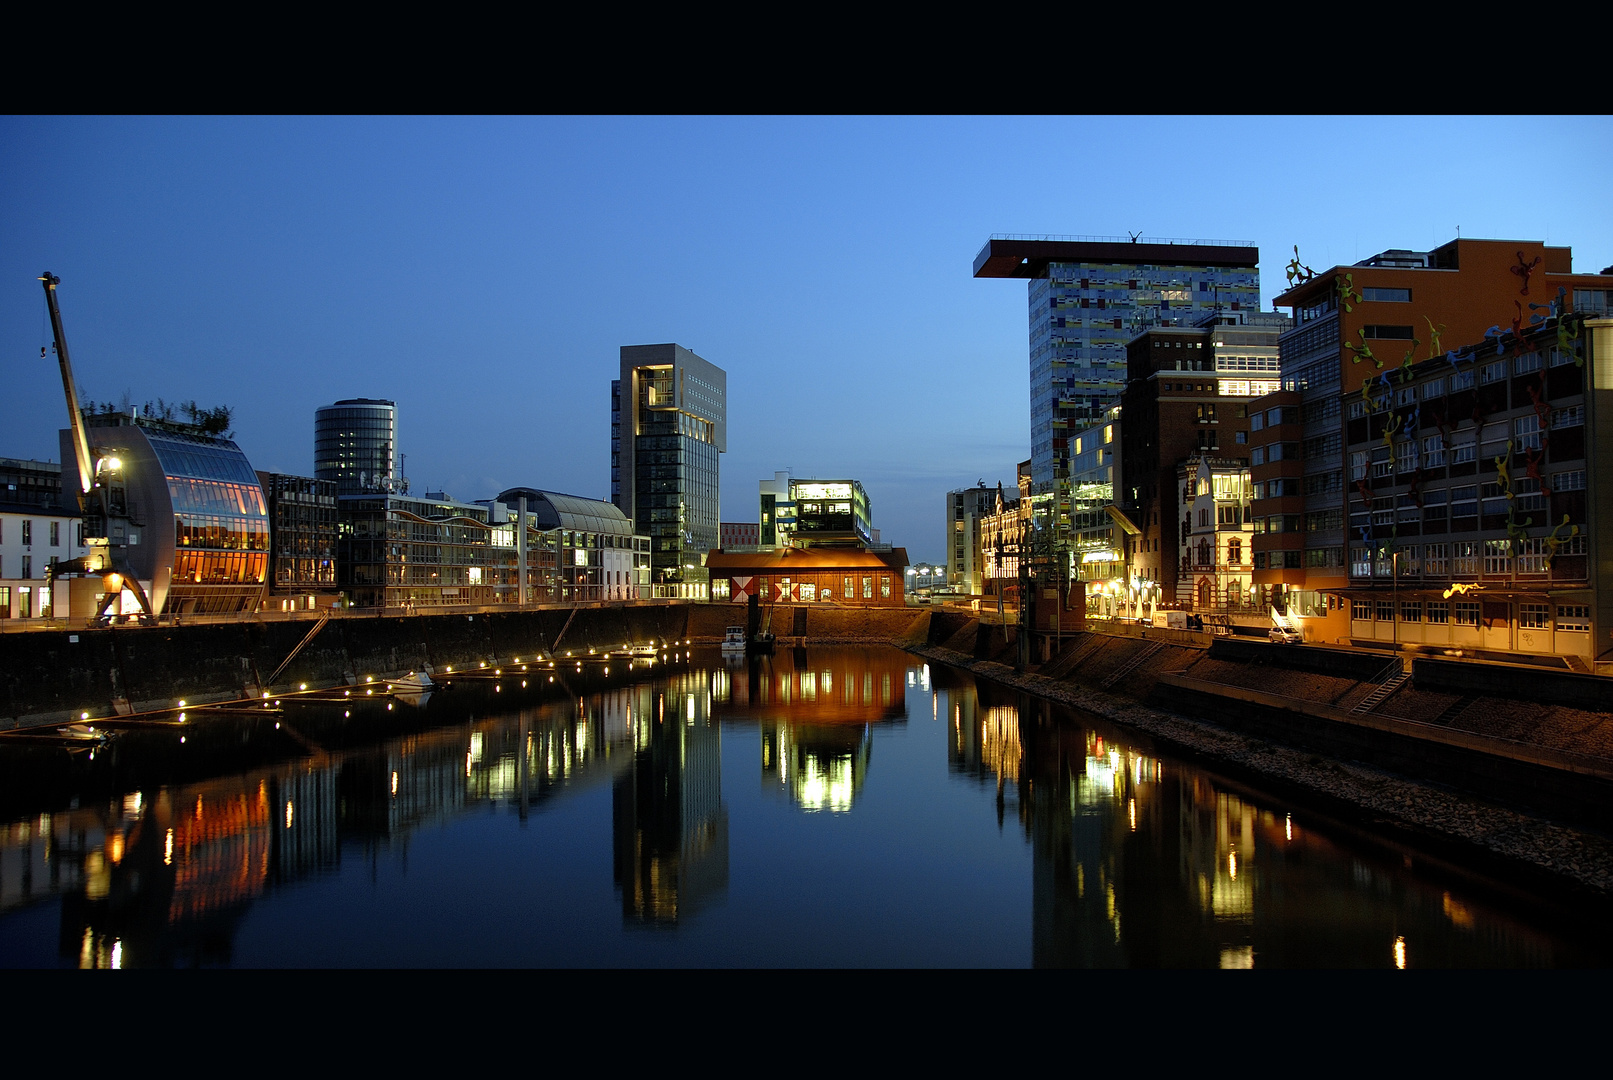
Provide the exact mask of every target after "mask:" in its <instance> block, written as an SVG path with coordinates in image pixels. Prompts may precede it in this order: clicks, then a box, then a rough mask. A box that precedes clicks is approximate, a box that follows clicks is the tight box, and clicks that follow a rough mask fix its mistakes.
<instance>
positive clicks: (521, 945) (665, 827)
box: [0, 648, 1602, 968]
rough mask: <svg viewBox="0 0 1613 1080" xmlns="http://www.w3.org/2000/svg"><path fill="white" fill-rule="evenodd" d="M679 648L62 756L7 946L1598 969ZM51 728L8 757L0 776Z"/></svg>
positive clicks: (1177, 803) (15, 857) (939, 675)
mask: <svg viewBox="0 0 1613 1080" xmlns="http://www.w3.org/2000/svg"><path fill="white" fill-rule="evenodd" d="M696 657H697V658H696V660H695V661H694V662H693V663H690V664H687V665H677V664H674V665H670V666H666V667H657V668H656V669H654V671H653V673H646V672H644V671H643V670H642V669H641V670H640V671H638V672H637V673H634V674H628V673H626V672H624V671H623V670H622V669H621V665H617V666H616V673H615V674H614V675H612V676H610V677H608V678H607V677H604V676H602V675H595V674H592V673H586V674H585V675H584V676H583V677H581V678H580V679H579V678H578V677H576V676H575V673H569V672H568V673H566V674H565V675H564V677H563V678H562V679H561V681H560V682H559V683H557V684H556V685H555V686H553V687H550V686H549V685H548V684H546V683H544V684H538V685H535V686H534V687H533V688H532V689H531V690H529V691H528V690H521V689H519V688H517V687H515V686H514V685H513V684H512V685H510V686H500V687H499V688H498V689H497V690H495V689H494V688H493V686H492V685H484V686H474V685H471V686H468V685H466V684H459V685H458V686H456V687H455V688H453V689H452V690H451V691H449V692H446V693H439V694H436V695H433V697H432V700H430V701H429V702H428V703H425V704H423V705H422V706H420V707H418V708H415V709H413V710H411V709H408V708H405V709H404V710H403V711H402V712H400V713H388V712H385V711H384V710H383V709H382V706H381V705H380V704H379V703H377V704H374V705H371V706H369V707H368V708H369V710H370V711H369V712H364V711H363V710H362V709H355V710H352V711H354V713H355V715H354V717H353V718H352V719H347V718H345V717H344V716H343V715H342V714H343V713H345V712H347V711H349V710H347V709H344V708H343V707H341V706H330V707H304V708H301V709H294V710H290V711H288V712H287V713H286V715H285V718H284V721H283V723H284V725H285V727H286V728H287V729H288V730H287V731H286V732H279V731H278V727H279V725H278V724H277V725H276V728H275V729H270V728H269V727H268V726H267V722H261V723H260V722H255V721H253V722H248V721H240V722H237V721H235V720H226V719H217V720H211V721H205V722H203V723H201V724H198V725H197V726H196V727H194V728H192V729H190V736H191V739H190V743H189V744H188V746H187V747H186V749H185V751H184V752H185V753H187V754H190V753H192V751H193V750H194V755H195V759H194V760H193V759H187V762H188V763H187V765H186V768H188V769H190V770H191V773H190V775H191V776H194V775H196V771H195V770H196V769H198V768H200V769H201V770H202V774H203V775H206V771H207V770H206V767H205V760H202V756H203V755H209V754H211V755H214V758H216V760H218V761H219V762H221V763H233V764H236V766H237V767H236V768H235V769H234V770H233V771H231V770H227V769H215V770H214V772H215V773H216V775H210V776H208V777H207V778H206V779H187V778H185V776H184V775H183V774H180V773H178V772H176V769H177V766H176V765H175V764H174V763H175V761H176V760H177V759H176V756H175V755H176V752H177V746H176V745H169V744H170V743H174V742H175V740H174V739H173V737H172V736H170V735H164V734H159V733H138V734H131V735H128V736H125V737H124V738H123V739H121V740H120V741H119V742H118V743H116V744H114V746H113V748H112V751H111V752H103V753H102V754H101V755H99V759H98V760H97V761H96V762H89V761H87V760H78V759H75V760H74V761H73V762H71V764H70V765H68V766H63V765H62V764H61V762H60V761H58V760H56V759H54V758H53V759H50V761H48V762H46V764H47V765H48V766H49V769H50V770H54V771H53V772H52V773H51V775H52V776H53V777H55V779H53V780H51V781H50V782H46V783H43V784H42V785H41V784H35V786H34V789H32V790H35V791H36V792H37V795H36V799H37V806H38V808H35V809H26V810H24V812H20V813H19V812H12V813H10V814H9V817H10V821H9V823H7V824H4V825H0V964H5V965H7V966H27V965H47V966H48V965H60V966H80V967H109V966H134V967H138V966H161V965H193V964H238V965H266V966H273V965H288V964H289V965H330V966H337V965H349V964H365V965H439V964H465V965H526V966H539V965H546V964H549V965H588V964H600V965H604V964H610V965H635V964H644V965H689V966H696V965H709V964H716V965H724V964H732V965H781V966H785V965H823V964H828V965H848V966H849V965H1024V964H1026V963H1031V964H1035V965H1038V966H1073V967H1121V966H1134V967H1208V968H1248V967H1283V966H1289V967H1293V966H1329V967H1335V966H1336V967H1354V966H1365V967H1419V966H1485V965H1510V966H1549V965H1558V964H1583V963H1596V962H1602V961H1601V957H1600V954H1598V953H1595V952H1594V946H1592V945H1590V944H1587V943H1586V942H1584V941H1577V940H1574V939H1572V938H1569V937H1564V936H1562V935H1561V934H1560V933H1558V932H1554V931H1551V930H1547V929H1544V928H1542V927H1539V926H1535V925H1532V924H1531V922H1530V921H1529V919H1528V918H1526V917H1523V916H1518V915H1513V914H1508V913H1507V912H1504V911H1501V910H1499V909H1497V908H1496V907H1495V906H1493V905H1491V904H1489V903H1487V902H1485V901H1484V900H1482V899H1480V898H1477V897H1475V896H1472V895H1469V894H1468V891H1467V890H1464V889H1462V888H1455V887H1452V886H1451V885H1450V884H1449V883H1445V882H1439V881H1436V880H1433V879H1431V878H1429V877H1427V876H1425V875H1424V874H1423V872H1422V870H1421V869H1420V868H1419V867H1416V866H1407V865H1405V864H1404V862H1402V861H1398V860H1395V859H1393V858H1390V859H1386V858H1384V857H1382V856H1380V855H1378V854H1375V853H1374V852H1373V851H1371V850H1367V849H1357V848H1355V847H1352V846H1350V845H1349V844H1346V843H1342V842H1340V841H1337V840H1335V839H1331V838H1329V837H1328V836H1327V835H1325V830H1324V831H1318V830H1317V829H1315V828H1313V827H1311V826H1310V825H1308V824H1307V822H1306V816H1305V814H1304V813H1303V812H1300V811H1294V810H1292V809H1291V808H1289V807H1287V806H1285V805H1284V804H1282V803H1281V802H1280V801H1279V800H1276V799H1264V798H1262V797H1260V796H1255V795H1248V794H1246V793H1240V792H1241V789H1240V792H1234V791H1229V790H1226V788H1225V787H1224V786H1223V785H1220V784H1218V783H1217V782H1216V781H1215V780H1214V779H1213V778H1211V777H1210V776H1209V775H1207V774H1205V773H1203V772H1201V771H1199V770H1197V769H1195V768H1193V767H1191V766H1188V765H1185V764H1182V763H1180V762H1176V761H1173V760H1172V759H1170V758H1169V757H1167V756H1162V755H1158V754H1155V753H1153V752H1150V751H1149V750H1147V749H1146V748H1139V747H1138V746H1136V745H1134V744H1133V743H1132V741H1131V739H1130V737H1129V736H1127V735H1126V734H1125V733H1123V732H1122V731H1120V730H1119V729H1113V728H1109V727H1107V726H1104V725H1101V724H1098V723H1096V722H1082V721H1081V720H1080V719H1078V718H1075V717H1071V716H1069V715H1067V714H1065V713H1063V712H1061V711H1059V710H1056V709H1054V708H1052V707H1050V706H1048V705H1047V704H1046V703H1044V702H1039V701H1035V700H1033V699H1026V698H1024V697H1021V696H1018V695H1015V694H1012V693H1010V692H1007V691H1004V690H1002V689H1001V688H996V687H991V686H977V685H976V684H975V683H974V681H973V680H972V679H971V678H970V677H969V676H967V675H965V674H962V673H959V672H955V671H951V670H948V669H935V670H933V671H932V670H931V669H930V668H929V667H928V665H925V664H924V663H923V662H922V661H918V660H916V659H915V658H913V657H910V656H908V655H906V654H904V653H901V652H898V651H896V650H894V649H885V648H824V649H812V650H796V651H794V652H785V653H781V654H780V655H778V656H777V657H772V658H758V659H755V660H749V661H747V660H745V659H744V658H730V659H726V660H724V659H719V658H718V657H717V656H716V655H715V653H714V652H713V653H712V654H711V655H709V656H707V655H705V654H701V653H697V654H696ZM495 693H496V694H497V695H499V696H498V697H497V698H495V697H494V695H495ZM523 694H524V695H526V696H520V695H523ZM512 705H514V706H518V707H517V708H516V709H515V711H509V707H510V706H512ZM483 710H497V711H496V712H495V713H493V715H484V714H483ZM376 717H380V718H381V719H377V718H376ZM361 724H368V725H369V726H368V727H355V725H361ZM399 724H408V725H412V726H409V727H408V728H407V731H406V733H404V734H398V731H399V727H398V725H399ZM387 725H392V726H390V727H389V726H387ZM287 739H293V740H295V744H296V749H295V751H294V752H288V751H287V750H286V749H285V747H287V746H288V745H291V744H290V743H288V742H287V741H286V740H287ZM164 740H166V742H165V741H164ZM875 744H878V745H877V747H876V745H875ZM243 747H245V749H244V750H243ZM876 750H877V752H876ZM41 753H49V754H60V753H61V752H60V751H39V750H30V751H28V752H26V754H17V753H15V752H12V751H6V752H5V753H3V754H0V788H3V786H4V782H5V780H6V778H7V777H8V776H19V775H21V770H25V769H35V770H36V771H37V770H38V769H39V767H40V763H41V762H42V761H45V759H43V758H41V757H40V756H39V755H40V754H41ZM243 754H245V755H246V756H247V757H248V758H252V757H253V755H254V754H255V755H256V758H255V760H256V761H258V762H259V764H252V763H251V761H247V762H246V764H245V767H240V765H239V763H240V762H241V761H242V755H243ZM214 758H208V759H206V760H213V759H214ZM165 770H166V771H165ZM128 776H140V777H152V776H157V777H166V778H167V779H166V780H165V781H161V782H155V783H144V784H142V786H140V788H139V790H124V788H122V787H120V786H119V784H120V783H122V782H123V781H124V780H125V778H126V777H128ZM747 777H755V779H754V780H748V779H747ZM725 779H726V780H727V784H726V785H725V784H724V780H725ZM52 784H54V786H52ZM13 790H18V788H15V787H14V788H13ZM109 793H110V794H109ZM75 794H76V795H78V796H79V798H78V799H77V800H76V802H75V800H73V799H72V796H73V795H75ZM46 807H48V809H45V808H46ZM13 809H14V810H15V808H13ZM644 931H651V933H648V934H646V933H644Z"/></svg>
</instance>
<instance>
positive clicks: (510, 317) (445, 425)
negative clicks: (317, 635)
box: [0, 117, 1613, 561]
mask: <svg viewBox="0 0 1613 1080" xmlns="http://www.w3.org/2000/svg"><path fill="white" fill-rule="evenodd" d="M1609 176H1613V121H1610V120H1609V118H1606V117H1577V118H1574V117H1571V118H1532V117H1503V118H1484V117H1459V118H1440V117H1436V118H1387V119H1385V118H1348V117H1338V118H1335V117H1323V118H1305V117H1300V118H1292V117H1276V118H1260V117H1233V118H1208V117H1174V118H1172V117H1165V118H1149V117H1118V118H1104V117H1097V118H1086V117H1069V118H1061V117H1030V118H1020V117H1006V118H994V117H965V118H947V117H920V118H901V117H895V118H881V117H852V118H838V117H826V118H815V117H788V118H766V117H739V118H724V117H715V118H707V117H695V118H676V117H674V118H664V117H650V118H633V117H623V118H610V117H606V118H597V117H571V118H542V117H538V118H407V117H396V118H394V117H384V118H351V119H349V118H313V119H304V118H272V117H271V118H245V119H234V118H227V117H224V118H214V117H206V118H183V117H181V118H160V117H159V118H121V117H119V118H95V117H90V118H71V117H68V118H59V117H52V118H26V117H23V118H18V117H11V118H5V119H0V185H3V193H4V194H3V198H4V206H5V208H6V213H5V214H4V216H3V218H0V268H3V271H4V272H3V273H0V341H3V348H4V354H3V355H4V356H5V358H6V359H5V364H4V373H5V380H4V382H5V388H6V390H5V394H4V400H5V401H6V402H7V405H8V406H9V407H8V409H7V412H6V423H5V425H4V428H3V437H0V455H5V456H10V457H22V458H29V457H33V458H54V457H56V455H57V441H56V432H57V430H58V429H59V428H60V427H61V426H62V425H63V424H64V423H65V420H66V408H65V405H64V404H63V401H62V394H61V384H60V379H59V377H58V375H57V372H56V369H55V365H54V364H53V363H52V362H51V361H49V360H45V361H41V360H40V359H39V347H40V345H41V344H44V343H47V342H48V341H49V327H48V324H47V323H46V322H45V319H44V302H43V296H42V292H41V290H40V287H39V283H38V282H37V281H36V280H35V279H36V278H37V277H38V275H39V273H40V272H41V271H43V270H46V269H49V270H51V271H53V272H54V273H56V274H57V275H59V276H60V277H61V279H62V285H61V291H60V297H61V305H62V311H63V318H64V321H65V323H66V327H67V333H68V341H69V344H70V346H71V349H72V355H73V360H74V365H75V374H76V376H77V379H78V382H79V384H80V385H81V386H82V387H83V388H84V390H85V392H86V393H87V394H88V395H89V396H90V397H91V398H94V399H96V400H107V399H111V400H114V401H115V400H117V399H119V398H120V397H121V396H122V395H123V393H124V392H125V391H127V392H128V394H129V396H130V397H131V399H132V400H134V401H135V402H143V401H145V400H147V399H155V398H158V397H162V398H166V399H168V400H170V401H172V400H176V399H178V400H185V399H192V398H194V399H195V400H196V401H198V402H199V403H200V404H202V405H215V404H229V405H231V406H233V407H234V408H235V415H236V423H235V431H236V440H237V441H238V442H239V443H240V444H241V446H242V448H243V449H244V450H245V451H246V454H247V456H248V457H249V458H250V459H251V461H252V463H253V464H254V465H255V466H256V467H257V468H259V469H265V470H274V471H282V472H294V473H305V474H306V473H310V472H311V471H312V468H313V414H314V410H315V409H316V408H317V407H318V406H320V405H324V404H328V403H329V402H331V401H335V400H337V399H338V398H344V397H386V398H392V399H394V400H396V401H397V402H398V405H399V428H400V438H399V443H400V448H401V450H402V451H403V452H404V453H406V454H407V455H408V463H407V471H408V474H409V477H410V479H411V482H412V483H413V484H414V485H415V486H416V490H424V489H425V488H427V487H430V488H431V489H433V490H435V489H437V488H445V489H446V490H448V491H449V492H450V493H451V494H453V495H455V496H457V497H459V498H462V499H478V498H487V497H489V496H491V495H493V494H496V493H497V492H498V491H499V490H500V489H502V488H505V487H510V486H514V485H516V484H530V485H533V486H536V487H542V488H551V489H555V490H560V491H567V492H571V493H574V494H578V495H587V496H591V497H594V498H606V497H608V492H609V424H610V420H609V382H610V379H611V378H612V376H613V374H614V372H615V371H616V369H617V363H618V349H619V347H620V346H622V345H624V344H645V343H653V342H664V341H675V342H677V343H679V344H681V345H684V346H686V347H688V348H690V349H693V350H694V351H695V352H697V353H699V354H700V355H701V356H703V357H705V358H706V359H707V360H709V361H711V362H712V363H714V364H716V365H717V366H719V367H721V368H723V369H725V370H726V371H727V372H728V394H729V419H728V439H729V443H728V453H727V454H726V455H725V456H724V458H723V460H722V489H723V496H722V498H723V511H722V514H723V519H724V520H755V517H756V495H757V489H756V483H757V481H758V480H761V479H763V478H768V479H771V477H772V474H773V472H774V471H775V470H779V469H786V468H788V469H791V470H792V471H793V472H794V474H795V475H797V476H820V477H839V476H852V477H856V478H859V479H861V480H862V481H863V482H864V484H865V485H866V486H867V488H868V491H869V494H870V496H871V498H872V500H873V507H874V518H875V525H876V526H878V527H879V528H881V529H882V531H883V533H884V538H885V539H886V540H888V541H890V542H892V543H897V544H905V545H906V546H907V547H908V549H909V553H910V555H911V557H912V558H913V559H914V560H915V561H920V560H927V559H939V558H941V557H943V549H942V520H943V516H942V514H943V501H942V496H943V493H944V492H945V491H947V490H948V489H951V488H954V487H960V486H966V485H969V484H972V483H974V481H975V480H977V479H979V478H984V479H986V481H987V482H988V483H995V482H996V481H997V480H1002V481H1004V483H1005V485H1006V486H1010V487H1011V486H1012V483H1013V477H1014V466H1015V464H1016V463H1017V462H1019V461H1020V460H1022V459H1024V458H1026V457H1028V456H1029V424H1030V406H1029V375H1028V365H1027V357H1026V339H1027V327H1026V310H1025V308H1026V296H1025V285H1024V283H1023V282H1014V281H976V280H974V279H973V278H972V277H971V276H970V268H971V263H972V261H973V259H974V256H975V253H976V252H977V251H978V250H979V249H980V247H981V246H982V244H984V243H985V241H986V239H987V237H989V236H990V235H991V234H992V233H994V232H1015V233H1056V234H1079V235H1103V236H1119V235H1124V234H1125V233H1126V232H1127V231H1132V232H1137V231H1141V232H1142V233H1143V234H1144V235H1147V236H1156V237H1177V238H1186V239H1198V238H1204V239H1225V240H1249V241H1253V242H1254V243H1256V244H1257V245H1258V246H1259V247H1260V250H1261V291H1262V295H1263V298H1264V300H1265V302H1266V306H1267V307H1268V308H1269V306H1270V299H1271V297H1272V296H1273V295H1275V294H1276V293H1278V292H1280V291H1281V289H1282V286H1283V284H1284V279H1283V266H1284V264H1285V263H1286V261H1287V260H1288V258H1289V256H1290V255H1291V253H1292V246H1293V245H1294V244H1298V245H1299V249H1300V256H1301V258H1302V259H1303V260H1304V261H1305V262H1306V263H1308V264H1309V265H1311V266H1313V267H1315V268H1317V269H1322V268H1323V267H1326V266H1332V265H1334V264H1338V263H1349V262H1353V261H1355V260H1357V259H1361V258H1365V257H1367V256H1368V255H1371V254H1374V253H1375V252H1378V251H1381V250H1383V249H1385V248H1390V247H1412V248H1426V247H1430V246H1433V245H1436V244H1440V243H1444V242H1445V241H1447V240H1449V239H1452V238H1453V237H1454V236H1455V235H1456V231H1457V228H1458V226H1460V228H1461V232H1462V235H1463V236H1469V237H1491V238H1508V239H1513V238H1516V239H1546V240H1549V241H1550V242H1551V243H1553V244H1560V245H1569V246H1572V248H1573V249H1574V269H1575V270H1576V271H1581V272H1594V271H1596V270H1599V269H1601V268H1602V267H1604V266H1608V265H1609V264H1613V215H1610V214H1609V213H1608V212H1607V206H1608V179H1607V178H1608V177H1609Z"/></svg>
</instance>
